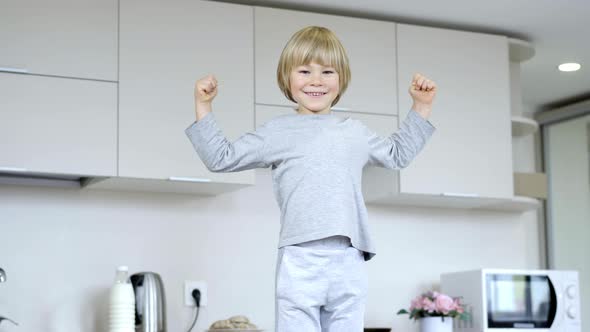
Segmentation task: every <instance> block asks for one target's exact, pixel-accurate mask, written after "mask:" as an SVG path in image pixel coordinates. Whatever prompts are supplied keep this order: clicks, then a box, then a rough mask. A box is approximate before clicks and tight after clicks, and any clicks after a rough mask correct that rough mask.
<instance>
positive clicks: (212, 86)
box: [195, 75, 217, 104]
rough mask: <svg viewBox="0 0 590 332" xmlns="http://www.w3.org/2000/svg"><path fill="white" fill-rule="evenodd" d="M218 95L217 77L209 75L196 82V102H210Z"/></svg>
mask: <svg viewBox="0 0 590 332" xmlns="http://www.w3.org/2000/svg"><path fill="white" fill-rule="evenodd" d="M215 96H217V79H216V78H215V76H213V75H207V76H205V77H203V78H201V79H200V80H198V81H197V83H195V103H197V104H210V103H211V102H212V101H213V99H214V98H215Z"/></svg>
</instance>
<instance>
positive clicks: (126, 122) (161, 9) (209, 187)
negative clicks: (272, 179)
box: [89, 0, 255, 195]
mask: <svg viewBox="0 0 590 332" xmlns="http://www.w3.org/2000/svg"><path fill="white" fill-rule="evenodd" d="M120 11H121V22H120V29H121V30H120V55H119V56H120V59H119V61H120V74H119V164H118V177H117V178H111V179H106V180H104V181H101V182H95V183H93V184H91V185H90V186H89V187H92V188H103V189H120V190H148V191H164V192H180V193H197V194H204V195H210V194H219V193H222V192H225V191H229V190H235V189H238V188H241V187H244V186H246V185H252V184H254V180H255V179H254V171H243V172H235V173H212V172H210V171H209V170H208V169H207V168H206V167H205V165H204V164H203V163H202V162H201V160H200V159H199V157H198V155H197V153H196V151H195V150H194V148H193V146H192V144H191V143H190V141H189V139H188V138H187V136H186V135H185V132H184V131H185V129H186V128H187V127H189V126H190V125H191V123H193V122H194V121H195V120H196V116H195V112H194V99H193V89H194V84H195V82H196V81H197V80H198V79H199V78H202V77H204V76H206V75H208V74H214V75H215V76H216V77H217V79H218V81H219V84H220V87H219V92H218V95H217V97H216V98H215V100H214V101H213V112H214V114H215V117H216V119H217V121H218V124H219V126H220V128H221V129H222V131H223V133H224V135H225V136H226V137H227V139H228V140H230V141H233V140H235V139H237V138H238V137H239V136H241V135H243V134H244V133H246V132H248V131H251V130H253V129H254V83H253V82H254V74H253V64H254V59H253V53H254V50H253V47H254V40H253V8H252V7H249V6H241V5H232V4H225V3H214V2H206V1H182V0H178V1H172V2H167V3H166V4H164V3H162V2H160V1H155V0H153V1H138V0H121V4H120ZM220 22H231V24H220Z"/></svg>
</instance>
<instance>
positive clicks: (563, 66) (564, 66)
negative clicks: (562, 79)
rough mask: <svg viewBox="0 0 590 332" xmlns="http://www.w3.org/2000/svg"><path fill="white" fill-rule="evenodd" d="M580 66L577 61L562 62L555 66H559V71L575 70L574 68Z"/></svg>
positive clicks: (576, 68)
mask: <svg viewBox="0 0 590 332" xmlns="http://www.w3.org/2000/svg"><path fill="white" fill-rule="evenodd" d="M581 67H582V66H580V64H579V63H575V62H570V63H562V64H560V65H559V66H558V67H557V68H559V70H561V71H576V70H578V69H580V68H581Z"/></svg>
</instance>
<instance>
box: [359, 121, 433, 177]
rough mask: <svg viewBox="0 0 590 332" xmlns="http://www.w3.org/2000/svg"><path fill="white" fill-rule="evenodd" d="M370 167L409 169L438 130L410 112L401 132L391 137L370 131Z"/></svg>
mask: <svg viewBox="0 0 590 332" xmlns="http://www.w3.org/2000/svg"><path fill="white" fill-rule="evenodd" d="M366 130H367V136H368V141H369V158H368V161H367V163H368V165H370V166H379V167H384V168H388V169H401V168H404V167H407V166H408V165H409V164H410V162H411V161H412V160H413V159H414V158H415V157H416V155H417V154H418V153H419V152H420V151H421V150H422V148H423V147H424V145H425V144H426V142H427V141H428V139H429V138H430V136H432V134H433V133H434V131H435V130H436V128H435V127H434V126H433V125H432V124H431V123H430V122H429V121H428V120H426V119H424V118H422V117H421V116H420V115H419V114H418V113H417V112H416V111H414V110H410V112H409V113H408V116H407V117H406V119H405V120H404V122H403V123H402V125H401V126H400V129H399V131H397V132H396V133H393V134H392V135H391V136H389V137H385V138H382V137H379V136H378V135H377V134H376V133H375V132H372V131H371V130H369V129H366Z"/></svg>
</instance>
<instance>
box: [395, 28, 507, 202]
mask: <svg viewBox="0 0 590 332" xmlns="http://www.w3.org/2000/svg"><path fill="white" fill-rule="evenodd" d="M397 31H398V33H397V41H398V44H397V48H398V73H399V81H398V88H399V96H400V97H399V98H400V121H402V120H403V118H402V117H401V114H404V116H405V113H406V112H407V110H408V109H409V108H410V107H411V105H412V100H411V97H410V96H409V94H408V92H407V89H408V84H402V82H403V81H404V80H403V79H402V78H404V77H410V76H412V75H413V74H414V73H416V72H419V73H423V74H425V75H427V76H428V77H430V78H432V79H433V80H435V81H436V82H437V84H438V87H439V91H438V93H437V96H436V99H435V102H434V109H433V112H432V117H431V118H430V121H431V122H432V123H433V124H434V125H435V126H436V128H437V131H436V132H435V133H434V135H433V137H432V139H431V140H430V141H429V142H428V143H427V145H426V146H425V148H424V149H423V150H422V152H421V153H420V154H419V155H418V156H417V158H416V159H415V160H414V161H413V162H412V163H411V164H410V166H409V167H407V168H405V169H403V170H401V172H400V192H401V193H402V194H410V195H430V196H435V197H436V196H441V195H442V196H451V197H457V198H458V199H459V200H462V199H463V198H465V197H467V198H470V197H477V198H479V199H478V200H474V201H473V203H474V204H475V205H479V204H481V203H483V202H485V198H491V199H511V198H513V196H514V195H513V182H512V181H513V180H512V153H511V146H512V145H511V123H510V90H509V89H510V86H509V84H510V80H509V59H508V42H507V38H506V37H503V36H497V35H490V34H482V33H472V32H464V31H454V30H446V29H439V28H429V27H421V26H413V25H405V24H398V27H397Z"/></svg>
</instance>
